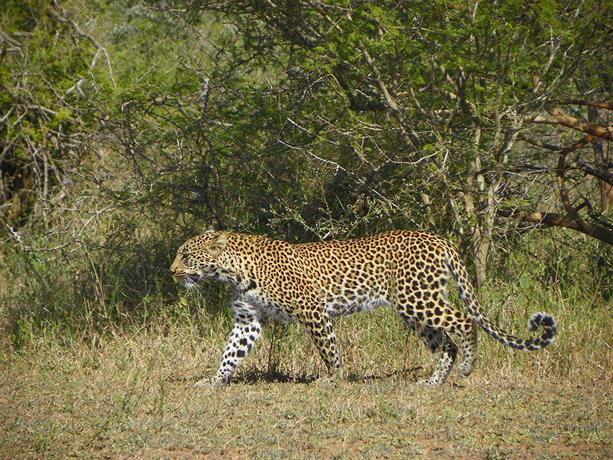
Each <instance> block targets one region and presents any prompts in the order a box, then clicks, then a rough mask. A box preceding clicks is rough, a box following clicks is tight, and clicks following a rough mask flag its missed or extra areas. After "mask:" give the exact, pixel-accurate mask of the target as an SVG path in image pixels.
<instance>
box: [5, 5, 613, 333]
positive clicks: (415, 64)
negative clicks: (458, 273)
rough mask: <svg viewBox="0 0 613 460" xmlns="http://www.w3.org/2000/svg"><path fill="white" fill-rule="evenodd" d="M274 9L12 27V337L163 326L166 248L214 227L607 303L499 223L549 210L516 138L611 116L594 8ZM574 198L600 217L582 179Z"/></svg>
mask: <svg viewBox="0 0 613 460" xmlns="http://www.w3.org/2000/svg"><path fill="white" fill-rule="evenodd" d="M276 3H277V2H261V1H250V0H241V1H237V2H234V1H231V2H230V1H208V0H198V1H192V0H190V1H189V2H187V1H185V2H183V1H179V2H173V7H170V6H169V3H168V2H164V1H153V2H147V3H146V4H145V3H141V2H133V1H129V0H122V1H118V2H106V1H101V0H87V1H77V0H66V1H59V2H54V3H49V2H42V1H34V0H32V1H25V2H23V1H22V2H20V1H9V2H8V3H6V8H5V9H4V10H3V12H2V13H0V25H1V29H2V34H3V35H2V36H1V42H0V46H1V48H0V114H2V115H1V116H0V118H1V120H2V121H1V123H0V134H1V135H2V138H3V141H2V146H1V147H2V155H1V156H0V171H1V173H2V174H1V175H0V196H1V199H0V213H2V227H1V228H2V230H0V232H3V234H0V240H1V241H3V242H8V241H12V243H11V246H8V247H6V248H4V247H3V249H2V250H1V251H2V252H1V253H0V257H4V258H5V259H6V263H5V266H6V268H4V269H3V270H2V273H3V274H4V276H11V274H12V273H21V274H20V275H18V276H17V279H16V282H15V284H16V286H18V287H16V288H14V289H13V288H7V290H6V292H3V293H0V294H3V297H4V298H3V304H4V305H6V306H8V307H7V308H8V310H7V311H9V314H8V316H9V317H10V322H11V324H13V326H14V330H15V331H16V334H17V335H16V337H22V336H24V334H23V333H22V332H19V331H21V328H22V322H21V321H22V320H25V321H30V320H31V321H32V322H33V323H34V324H38V325H44V324H46V321H47V320H51V321H60V322H63V323H65V324H69V323H71V322H74V323H75V324H85V323H87V321H92V322H94V323H96V324H101V325H105V324H107V325H108V324H110V323H113V322H117V323H122V322H123V321H124V320H126V318H128V317H130V318H132V319H133V320H134V321H136V322H138V321H140V320H141V319H143V318H145V317H148V316H147V315H151V314H154V315H157V314H159V311H158V310H159V309H160V308H161V307H160V305H157V306H156V307H151V306H152V305H155V304H156V302H157V303H158V304H166V303H169V302H171V299H174V298H175V295H176V291H175V288H174V287H173V286H172V285H171V284H170V280H169V279H168V276H167V274H166V269H167V266H168V264H169V263H170V259H171V258H172V257H173V255H174V254H173V252H174V250H175V248H176V246H178V244H179V243H180V242H181V241H182V240H183V239H184V238H185V237H186V236H188V235H193V234H194V233H198V232H200V231H202V230H203V229H205V228H208V227H209V226H216V227H221V228H230V229H234V230H240V231H247V232H256V233H265V234H267V235H270V236H273V237H279V238H284V239H287V240H291V241H308V240H321V239H324V238H330V237H348V236H357V235H362V234H364V233H372V232H375V231H379V230H383V229H388V228H400V227H402V228H421V229H429V230H432V231H436V232H437V233H440V234H443V235H447V236H449V237H451V238H452V239H455V240H458V243H459V244H460V247H461V248H462V250H463V251H464V252H465V253H466V259H467V261H469V263H470V262H471V261H472V260H473V259H474V257H473V255H471V254H474V252H475V241H474V238H475V236H474V235H477V234H480V235H485V238H489V240H491V247H492V251H491V253H490V255H489V259H490V261H491V267H492V268H491V270H490V272H489V275H490V277H491V279H492V282H498V281H499V280H504V281H506V282H507V283H509V282H510V280H514V279H516V278H517V279H519V280H521V283H523V284H522V285H520V286H519V287H518V289H521V290H531V289H533V288H534V285H533V284H532V283H537V284H538V285H541V286H542V285H547V284H548V283H550V282H551V280H550V279H549V278H548V277H547V276H545V275H543V273H545V272H547V271H548V270H549V271H551V270H552V268H551V267H556V268H555V269H553V271H554V272H555V279H556V285H557V286H560V289H561V290H562V291H563V292H568V293H569V294H568V295H569V296H570V297H572V296H574V295H579V294H578V293H576V292H573V290H576V289H577V287H576V286H577V284H576V282H575V280H576V279H577V277H579V278H580V277H581V275H580V274H579V273H577V268H576V267H577V266H583V265H585V267H586V271H588V272H589V273H590V276H591V279H592V280H593V281H591V282H590V283H591V284H590V286H589V290H592V291H598V292H600V295H601V296H602V297H603V298H605V299H606V298H608V296H610V289H611V287H610V285H608V284H607V283H606V281H605V280H606V279H607V276H606V273H607V271H610V266H609V265H607V263H606V260H607V258H606V257H605V256H603V255H602V253H603V248H602V246H599V245H597V244H596V245H593V244H588V243H586V242H585V241H584V240H583V239H582V238H576V237H573V235H570V234H564V235H561V234H559V233H555V234H553V236H552V238H550V239H549V238H548V239H547V241H542V240H540V239H539V240H538V241H537V243H534V246H533V243H532V240H531V239H530V238H527V237H526V236H525V233H524V232H526V230H527V229H526V228H525V227H524V226H519V227H517V226H514V225H509V224H508V220H503V219H500V218H498V217H497V216H496V210H497V209H498V208H499V207H505V208H514V207H521V208H527V209H531V208H534V207H536V208H540V206H541V204H542V203H548V204H547V206H550V207H553V209H551V210H553V211H556V210H557V209H555V208H556V204H555V200H556V199H555V196H553V195H552V194H551V193H552V190H553V191H555V186H554V183H553V180H554V179H555V177H554V176H553V174H552V171H553V170H554V168H555V156H554V155H551V154H550V153H549V152H546V151H545V152H544V151H543V150H536V149H533V148H532V147H529V146H527V145H524V144H520V143H519V141H517V136H518V135H519V134H522V135H529V136H532V137H534V138H536V139H540V140H543V141H546V142H549V143H552V144H556V143H558V144H560V145H563V144H565V143H568V142H569V141H570V140H571V139H572V136H569V135H568V134H566V133H563V132H560V131H557V130H555V129H547V128H545V127H543V126H542V125H534V124H533V125H530V124H528V123H527V122H525V119H526V117H528V118H529V117H532V116H534V115H536V114H538V113H540V111H541V109H542V107H543V106H544V105H545V104H547V103H550V102H552V101H553V102H555V101H558V100H560V99H564V98H581V97H584V96H586V95H589V97H592V95H597V96H598V97H600V96H602V95H606V94H607V88H608V87H610V84H609V83H610V75H608V74H607V72H603V71H602V68H603V66H602V61H601V60H600V56H602V55H606V53H605V51H606V49H607V44H608V41H607V39H608V37H607V32H606V28H603V25H602V20H601V19H600V16H599V13H598V12H599V11H600V9H599V8H600V7H601V6H602V4H601V3H600V2H598V1H593V0H591V1H587V2H583V3H581V4H580V5H574V6H573V5H570V6H569V5H568V4H566V3H564V4H562V3H561V2H557V1H554V0H551V1H543V2H536V3H531V4H530V5H525V2H519V1H514V0H505V1H503V2H495V3H492V2H468V3H467V2H465V1H459V0H457V1H456V0H446V1H434V2H433V1H425V0H424V1H421V0H417V1H412V2H390V1H376V2H353V1H335V2H327V3H326V5H323V4H320V3H316V2H315V3H313V2H281V4H279V5H276ZM603 97H604V96H603ZM605 99H606V98H605ZM394 104H395V106H394ZM577 110H579V111H582V112H581V113H580V114H579V116H586V113H585V112H586V110H585V109H583V108H579V109H577ZM411 136H413V137H411ZM590 161H591V162H592V163H595V161H596V160H591V159H590ZM525 165H529V166H530V167H531V168H532V169H529V168H528V169H526V168H525ZM533 171H537V172H534V173H533ZM569 180H574V181H575V182H574V187H573V193H575V196H573V199H576V200H578V201H580V200H584V199H589V200H591V201H593V202H596V198H597V197H596V193H597V190H596V187H594V181H593V180H592V178H589V177H586V176H585V175H582V176H579V175H577V174H576V172H573V175H572V176H571V177H570V178H569ZM467 196H470V197H471V198H472V201H473V208H474V209H471V208H470V207H469V205H468V204H467V203H468V201H469V200H467V199H466V198H467ZM549 203H553V204H551V205H549ZM593 208H594V207H592V208H591V209H593ZM600 218H602V216H601V217H600ZM539 235H543V234H542V233H540V234H539ZM20 238H21V239H20ZM560 240H561V241H562V243H560V242H559V241H560ZM552 247H553V249H552ZM38 249H43V250H44V251H43V252H41V251H39V250H38ZM518 251H519V252H518ZM531 253H532V254H539V255H540V256H543V257H544V258H543V259H539V257H538V256H537V257H532V256H530V254H531ZM514 257H517V258H518V260H520V263H517V264H516V262H515V259H514ZM535 260H536V261H539V262H538V263H536V262H535ZM542 260H545V261H546V263H545V262H543V263H541V262H542ZM577 260H582V261H583V262H582V264H581V265H579V264H577V263H576V261H577ZM602 260H605V262H604V263H602V262H599V261H602ZM543 264H545V265H547V267H546V266H544V265H543ZM525 265H529V266H530V267H531V269H532V270H533V271H530V273H529V274H528V271H524V270H525ZM537 272H538V273H537ZM518 273H523V275H518ZM75 281H76V283H75ZM566 284H567V285H566ZM54 287H55V289H54ZM567 290H568V291H567ZM208 295H209V296H211V297H210V299H209V300H211V299H215V300H216V304H220V303H221V300H222V299H223V296H224V294H223V291H222V290H214V289H212V290H210V291H209V294H208ZM190 302H192V299H190ZM203 302H204V301H203V300H198V301H195V304H196V305H202V304H203ZM20 304H24V305H29V306H31V307H32V308H30V309H29V310H28V311H29V312H26V311H24V310H22V309H20V308H19V307H18V305H20ZM84 305H85V306H86V308H83V306H84ZM152 311H155V313H151V312H152ZM145 312H147V313H145ZM100 327H101V328H102V329H104V327H106V326H100ZM20 340H21V339H16V343H21V342H20Z"/></svg>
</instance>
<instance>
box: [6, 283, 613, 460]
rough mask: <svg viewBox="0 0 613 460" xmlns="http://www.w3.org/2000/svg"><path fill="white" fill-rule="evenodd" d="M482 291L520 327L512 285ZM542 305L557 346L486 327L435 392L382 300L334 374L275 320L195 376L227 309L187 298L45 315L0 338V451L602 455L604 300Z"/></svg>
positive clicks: (607, 363) (292, 329)
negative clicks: (339, 376) (71, 318)
mask: <svg viewBox="0 0 613 460" xmlns="http://www.w3.org/2000/svg"><path fill="white" fill-rule="evenodd" d="M485 296H486V297H487V298H488V299H487V300H488V301H487V302H485V303H486V305H488V307H487V309H488V311H490V312H492V315H493V316H495V317H498V318H499V321H500V322H501V323H502V324H504V325H505V326H508V327H511V326H515V327H516V329H517V332H519V333H522V334H526V333H527V332H526V329H525V324H524V323H525V320H526V319H527V318H526V317H523V306H521V305H522V304H520V303H518V302H519V300H523V299H522V298H521V297H522V296H521V295H519V296H516V297H515V298H514V299H513V301H512V302H503V300H504V299H505V294H504V293H501V291H500V290H496V291H494V290H491V292H490V293H489V294H488V293H486V295H485ZM537 297H538V296H537ZM496 299H498V300H499V301H497V300H496ZM546 303H548V304H547V305H539V306H536V305H535V306H534V307H532V306H530V307H529V308H528V309H529V310H530V311H534V310H537V309H541V307H542V309H545V310H549V311H551V312H552V313H554V314H555V315H556V316H557V319H558V321H559V322H560V335H559V338H558V342H557V343H556V344H555V345H553V346H552V347H551V348H549V349H547V350H545V351H542V352H536V353H522V352H517V351H514V350H511V349H508V348H505V347H503V346H501V345H499V344H497V343H495V342H494V341H492V340H491V339H489V338H487V337H486V335H485V334H481V336H480V347H479V350H480V357H479V362H478V365H477V369H476V371H475V372H474V373H473V375H471V376H470V377H469V378H467V379H462V378H460V377H459V375H458V374H457V373H455V372H454V373H453V374H452V375H451V377H450V380H449V382H448V383H447V384H446V385H444V386H442V387H438V388H433V389H432V388H428V387H423V386H421V385H418V384H416V380H417V379H418V378H421V377H424V376H427V375H428V372H429V370H430V366H431V361H430V356H429V354H428V353H427V352H426V351H425V350H424V347H423V346H422V345H421V344H419V343H418V342H417V340H416V339H415V338H414V337H413V336H412V334H410V333H409V332H408V331H406V330H405V329H404V328H403V326H402V324H401V322H400V321H399V320H398V318H396V316H395V315H394V314H393V312H392V311H389V310H380V311H377V312H375V313H373V314H368V315H356V316H353V317H350V318H344V319H341V320H340V321H338V322H337V326H336V328H337V332H338V335H339V338H340V344H341V347H342V353H343V359H344V366H345V378H344V379H343V380H342V381H330V380H327V379H323V380H321V379H318V377H319V376H320V375H322V374H323V368H322V365H321V362H320V360H319V357H318V356H317V354H316V352H315V351H314V349H313V347H312V345H311V343H310V342H309V340H308V337H307V336H306V335H305V334H304V333H303V331H302V330H301V329H300V327H298V326H295V325H292V326H289V327H285V328H284V327H275V328H269V329H268V331H267V333H266V334H265V335H264V337H263V339H262V340H261V341H260V342H259V343H258V346H257V347H256V348H255V350H254V352H253V353H252V355H250V356H249V357H248V359H247V360H246V361H245V363H244V365H243V366H242V367H241V368H240V370H239V372H238V374H237V378H236V380H235V381H234V383H233V384H231V385H230V386H229V387H226V388H221V389H195V388H193V387H192V385H193V383H195V382H196V381H197V380H198V379H199V378H201V377H203V376H212V375H214V373H215V370H216V367H217V364H218V359H219V357H220V353H221V349H222V347H223V343H224V338H225V335H226V334H227V333H228V331H229V321H228V318H227V317H226V316H223V315H222V316H219V315H213V314H208V313H207V312H206V311H199V312H197V313H196V314H188V313H189V309H188V308H187V306H186V305H185V303H184V302H183V303H182V304H181V303H179V304H177V305H168V306H167V310H168V312H169V314H168V316H166V317H163V316H158V317H157V318H156V319H152V320H149V321H147V322H146V323H143V324H142V325H140V326H139V325H133V326H132V327H130V328H126V327H123V328H119V327H117V328H116V329H109V330H107V331H106V332H104V333H96V332H92V331H87V330H86V329H84V330H83V331H82V334H79V333H78V332H76V333H71V334H66V333H65V330H64V329H62V328H61V327H54V326H49V327H47V328H46V329H45V330H44V331H43V332H40V331H39V332H31V333H29V334H30V335H27V340H25V339H24V341H23V343H22V344H21V346H20V347H19V348H18V349H16V348H14V347H12V346H10V345H9V344H7V346H4V344H3V347H2V350H3V351H2V353H0V360H1V361H0V369H1V374H0V413H1V414H2V416H1V417H0V456H2V457H3V458H24V457H41V456H45V457H52V458H53V457H55V458H64V457H70V456H75V457H80V458H89V457H112V458H114V457H127V456H137V457H147V458H151V457H153V458H185V457H191V456H203V457H208V458H222V457H224V458H225V457H231V458H232V457H245V458H246V457H250V458H251V457H255V458H287V457H298V458H322V457H324V458H356V457H378V458H381V457H383V458H399V457H409V458H410V457H414V456H424V457H425V458H440V457H477V458H509V457H510V458H611V456H612V455H613V449H612V446H611V441H610V440H611V439H613V432H612V431H613V430H612V423H611V422H612V420H611V419H612V416H611V414H612V413H613V411H612V409H613V407H612V403H611V400H612V398H611V396H612V395H611V335H612V331H613V328H612V327H611V326H612V324H611V318H610V309H609V307H608V306H607V305H605V304H603V303H602V302H600V303H587V302H585V303H582V304H581V303H577V302H575V301H573V302H571V301H570V300H568V299H564V298H563V297H562V296H556V297H555V298H553V297H551V298H549V299H548V300H547V302H546ZM545 307H546V308H545ZM533 308H534V310H532V309H533ZM171 312H172V314H171ZM518 312H522V313H518Z"/></svg>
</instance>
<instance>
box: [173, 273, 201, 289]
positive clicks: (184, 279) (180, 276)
mask: <svg viewBox="0 0 613 460" xmlns="http://www.w3.org/2000/svg"><path fill="white" fill-rule="evenodd" d="M173 276H174V279H175V281H177V282H178V283H181V285H182V286H183V287H186V288H192V287H194V286H196V285H197V284H198V281H200V279H201V278H202V277H201V276H200V275H199V274H198V273H177V274H175V275H173Z"/></svg>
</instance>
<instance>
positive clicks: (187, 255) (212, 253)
mask: <svg viewBox="0 0 613 460" xmlns="http://www.w3.org/2000/svg"><path fill="white" fill-rule="evenodd" d="M227 242H228V240H227V237H226V234H225V233H224V232H219V231H215V230H209V231H208V232H206V233H204V234H202V235H199V236H195V237H194V238H190V239H189V240H187V241H186V242H185V243H183V244H182V245H181V246H180V247H179V249H178V250H177V256H176V257H175V260H174V262H173V263H172V265H171V266H170V271H171V272H172V276H173V278H174V279H175V280H176V281H178V282H180V283H181V284H182V285H183V287H186V288H188V289H189V288H193V287H195V286H196V284H197V283H198V282H199V281H201V280H203V279H204V278H207V277H208V276H211V275H213V274H214V273H215V270H216V269H217V268H218V263H217V259H218V257H219V256H220V255H221V253H222V252H223V250H224V249H225V247H226V244H227Z"/></svg>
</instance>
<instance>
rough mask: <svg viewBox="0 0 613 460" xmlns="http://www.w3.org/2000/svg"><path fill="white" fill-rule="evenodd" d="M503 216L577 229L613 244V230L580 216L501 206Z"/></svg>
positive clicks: (499, 211) (499, 212) (500, 211)
mask: <svg viewBox="0 0 613 460" xmlns="http://www.w3.org/2000/svg"><path fill="white" fill-rule="evenodd" d="M497 214H498V215H499V216H501V217H513V218H515V219H517V220H518V221H520V222H530V223H533V224H537V225H540V226H543V227H563V228H569V229H572V230H576V231H578V232H581V233H584V234H586V235H588V236H591V237H593V238H596V239H598V240H600V241H604V242H605V243H608V244H611V245H613V231H611V230H610V229H608V228H607V227H604V226H602V225H599V224H595V225H593V224H590V223H588V222H585V221H584V220H583V219H581V218H579V217H569V216H565V215H562V214H558V213H554V212H540V211H523V210H521V209H517V208H501V209H498V211H497Z"/></svg>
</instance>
